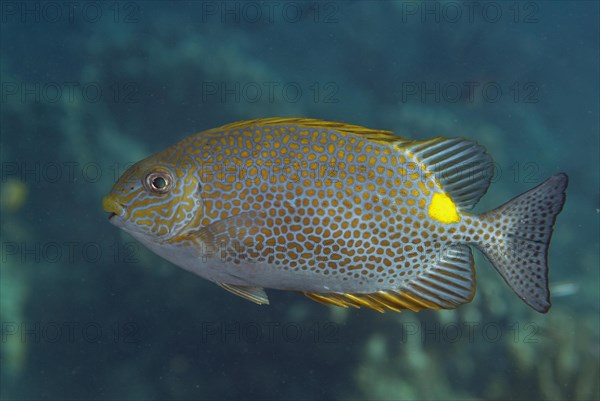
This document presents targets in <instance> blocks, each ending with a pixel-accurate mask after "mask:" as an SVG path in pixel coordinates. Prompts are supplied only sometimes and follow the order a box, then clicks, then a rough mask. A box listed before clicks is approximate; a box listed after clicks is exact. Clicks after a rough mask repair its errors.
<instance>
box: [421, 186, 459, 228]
mask: <svg viewBox="0 0 600 401" xmlns="http://www.w3.org/2000/svg"><path fill="white" fill-rule="evenodd" d="M427 212H428V213H429V217H431V218H432V219H434V220H437V221H439V222H440V223H446V224H448V223H457V222H459V221H460V216H459V214H458V211H457V210H456V205H455V204H454V202H452V199H450V197H449V196H448V195H446V194H444V193H436V194H433V198H432V199H431V203H430V204H429V210H428V211H427Z"/></svg>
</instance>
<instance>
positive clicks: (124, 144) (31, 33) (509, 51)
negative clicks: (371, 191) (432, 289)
mask: <svg viewBox="0 0 600 401" xmlns="http://www.w3.org/2000/svg"><path fill="white" fill-rule="evenodd" d="M48 4H50V5H48ZM250 4H251V5H250V6H248V5H246V3H241V2H228V3H223V2H208V3H202V2H177V3H167V2H161V1H152V2H141V1H139V2H136V1H132V2H117V3H113V2H110V3H109V2H94V3H86V2H80V3H79V5H78V6H77V7H75V8H74V9H73V8H71V7H69V6H65V5H64V3H62V2H46V3H45V2H29V3H20V2H3V3H2V6H1V7H2V15H1V21H2V23H1V26H0V32H1V59H0V72H1V81H2V103H1V111H0V118H1V119H0V121H1V131H0V132H1V135H2V137H1V145H2V146H1V150H0V156H1V159H2V182H1V185H2V203H1V205H2V231H1V236H2V239H1V240H2V254H1V255H0V256H1V258H2V260H1V262H2V264H1V266H2V267H1V309H0V311H1V319H2V342H1V346H2V359H1V367H2V372H1V376H0V377H1V396H2V399H29V400H37V399H47V400H58V399H61V400H65V399H96V400H101V399H102V400H103V399H115V400H116V399H136V400H140V399H163V400H169V399H186V400H188V399H189V400H191V399H267V398H268V399H284V400H286V399H290V400H291V399H313V398H319V399H374V400H375V399H376V400H379V399H394V400H399V399H598V398H599V397H600V391H599V385H598V375H599V372H600V370H599V355H600V337H599V335H600V334H599V331H600V330H599V327H598V315H599V312H600V307H599V296H598V291H599V290H598V288H599V276H598V271H599V270H598V269H599V256H598V254H599V240H598V235H599V223H598V218H599V201H600V197H599V141H598V140H599V115H598V110H599V89H600V88H599V76H600V74H599V72H600V71H599V62H598V61H599V43H598V41H599V40H598V37H599V25H598V21H599V6H598V3H596V2H588V1H575V2H545V1H542V2H494V3H479V2H472V3H470V4H471V6H469V7H467V6H465V4H464V3H456V2H443V3H427V4H426V5H424V4H422V3H418V2H393V1H389V2H367V1H363V2H348V3H342V2H321V3H309V2H287V3H286V2H277V1H275V2H271V3H268V4H265V3H250ZM486 4H487V5H486ZM489 4H492V5H491V6H490V5H489ZM7 5H8V7H7ZM427 10H428V11H427ZM457 10H458V11H459V12H460V13H461V14H456V12H457ZM498 10H499V11H500V12H501V14H500V15H498V14H497V12H498ZM257 11H259V12H260V13H261V15H260V16H257V14H256V12H257ZM425 11H427V12H425ZM471 11H472V12H473V13H472V14H471ZM299 12H300V13H301V14H298V13H299ZM424 12H425V13H424ZM423 13H424V14H423ZM469 85H473V86H474V88H475V89H474V90H473V93H472V96H471V95H470V94H469V92H465V88H466V87H467V86H469ZM69 88H72V92H71V91H70V90H69ZM269 88H273V92H270V91H269ZM457 88H460V89H461V90H462V91H463V93H462V94H461V96H457V92H456V89H457ZM497 88H500V89H501V91H502V92H501V93H499V92H497ZM257 89H259V90H260V91H258V92H257ZM98 90H100V91H101V92H98ZM298 90H299V91H300V92H298ZM415 90H416V93H415V92H414V91H415ZM265 116H306V117H314V118H323V119H328V120H339V121H345V122H349V123H354V124H360V125H365V126H368V127H372V128H382V129H390V130H393V131H395V132H397V133H398V134H399V135H402V136H406V137H411V138H428V137H432V136H439V135H443V136H455V135H463V136H465V137H468V138H470V139H473V140H475V141H477V142H479V143H481V144H483V145H485V146H486V147H487V148H488V151H489V152H490V153H491V155H492V156H493V157H494V159H495V161H496V167H497V176H496V178H495V179H494V182H493V184H492V186H491V188H490V190H489V191H488V194H487V195H486V196H485V197H484V198H483V199H482V201H481V202H480V204H479V205H478V206H477V208H476V211H478V212H481V211H485V210H488V209H490V208H493V207H496V206H498V205H499V204H501V203H503V202H505V201H506V200H508V199H510V198H511V197H513V196H515V195H517V194H519V193H521V192H523V191H525V190H527V189H529V188H530V187H533V186H535V185H537V184H538V183H540V182H541V181H542V180H543V179H545V178H546V177H548V176H550V175H552V174H555V173H557V172H561V171H564V172H566V173H567V174H569V177H570V184H569V188H568V198H567V203H566V206H565V209H564V211H563V212H562V214H561V215H560V216H559V218H558V220H557V224H556V229H555V234H554V238H553V244H552V247H551V249H550V253H549V261H550V269H551V270H550V279H551V284H552V288H553V291H554V297H553V307H552V309H551V310H550V312H549V313H548V314H546V315H539V314H536V313H535V312H533V311H532V310H530V309H529V308H528V307H527V306H526V305H524V304H523V303H522V302H521V301H520V300H519V299H518V298H517V297H516V296H515V295H514V294H513V293H512V292H511V290H510V289H509V288H508V287H507V286H506V285H505V284H504V283H503V281H502V280H501V279H500V277H499V276H498V275H497V273H495V272H494V271H493V269H492V267H491V266H490V265H489V263H488V262H487V261H485V260H483V258H482V257H480V255H477V259H476V263H477V274H478V286H477V295H476V298H475V300H474V301H473V303H471V304H469V305H466V306H464V307H462V308H460V309H458V310H456V311H442V312H436V311H425V312H421V313H418V314H414V313H411V312H404V313H400V314H396V313H386V314H379V313H376V312H373V311H366V310H342V309H337V308H334V307H326V306H322V305H319V304H315V303H313V302H311V301H310V300H308V299H306V298H304V297H302V296H301V295H300V294H294V293H282V292H279V291H270V292H269V296H270V299H271V305H270V306H257V305H254V304H252V303H249V302H247V301H245V300H243V299H241V298H238V297H235V296H233V295H231V294H229V293H226V292H225V291H223V290H222V289H220V288H219V287H217V286H215V285H214V284H212V283H209V282H207V281H204V280H202V279H200V278H197V277H195V276H192V275H191V274H190V273H187V272H185V271H183V270H181V269H179V268H177V267H175V266H173V265H171V264H169V263H167V262H165V261H164V260H162V259H160V258H158V257H157V256H155V255H153V254H151V253H150V252H148V251H146V250H145V249H143V248H142V247H141V246H139V245H137V244H136V243H135V242H134V241H133V240H132V239H131V238H130V237H129V236H127V235H126V234H123V233H122V232H120V231H119V230H117V229H116V228H115V227H113V226H111V225H110V224H109V223H108V222H107V220H106V214H105V213H104V212H103V211H102V208H101V198H102V196H103V195H104V194H105V193H106V192H107V191H109V189H110V187H111V185H112V183H113V182H114V181H115V179H116V177H117V176H118V175H119V174H120V173H122V172H123V171H124V169H125V168H126V167H127V165H128V164H130V163H133V162H135V161H137V160H139V159H140V158H142V157H145V156H146V155H149V154H151V153H153V152H155V151H158V150H161V149H163V148H164V147H166V146H167V145H170V144H172V143H174V142H176V141H178V140H179V139H181V138H183V137H185V136H186V135H189V134H192V133H195V132H198V131H201V130H204V129H208V128H212V127H215V126H218V125H221V124H225V123H228V122H232V121H236V120H241V119H247V118H257V117H265Z"/></svg>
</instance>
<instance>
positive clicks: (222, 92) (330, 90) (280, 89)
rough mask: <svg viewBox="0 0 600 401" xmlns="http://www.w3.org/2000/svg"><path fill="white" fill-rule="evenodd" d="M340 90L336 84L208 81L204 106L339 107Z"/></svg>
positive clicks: (203, 100) (203, 87)
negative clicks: (307, 103)
mask: <svg viewBox="0 0 600 401" xmlns="http://www.w3.org/2000/svg"><path fill="white" fill-rule="evenodd" d="M339 91H340V86H339V85H338V84H337V83H336V82H334V81H324V82H320V81H314V82H294V81H287V82H283V81H261V82H258V81H249V82H242V81H233V82H224V81H205V82H202V85H201V89H200V93H201V99H202V103H218V104H226V103H234V104H237V103H261V102H262V103H269V104H273V103H299V102H312V103H339V102H340V94H339Z"/></svg>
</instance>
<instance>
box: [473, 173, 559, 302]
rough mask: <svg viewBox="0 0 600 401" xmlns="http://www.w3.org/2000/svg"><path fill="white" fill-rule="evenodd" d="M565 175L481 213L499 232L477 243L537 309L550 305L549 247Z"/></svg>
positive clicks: (515, 288) (557, 176)
mask: <svg viewBox="0 0 600 401" xmlns="http://www.w3.org/2000/svg"><path fill="white" fill-rule="evenodd" d="M567 184H568V177H567V175H566V174H564V173H560V174H557V175H555V176H553V177H550V178H549V179H548V180H546V181H545V182H543V183H542V184H540V185H538V186H537V187H535V188H533V189H531V190H529V191H527V192H525V193H524V194H522V195H519V196H517V197H516V198H514V199H512V200H510V201H509V202H507V203H505V204H504V205H502V206H500V207H499V208H497V209H495V210H492V211H490V212H487V213H485V214H483V215H481V216H480V219H481V222H487V223H488V224H491V230H493V231H494V232H495V233H498V232H499V233H500V234H499V235H497V234H494V235H491V236H490V239H489V241H486V242H485V243H479V244H476V245H477V247H478V248H479V249H481V250H482V251H483V253H484V254H485V256H486V257H487V258H488V259H489V261H490V262H491V263H492V265H493V266H494V267H495V268H496V270H497V271H498V273H500V275H501V276H502V278H504V280H505V281H506V283H507V284H508V285H509V286H510V288H512V290H513V291H514V292H515V293H516V294H517V295H518V296H519V298H521V299H522V300H523V302H525V303H526V304H527V305H529V306H530V307H531V308H533V309H534V310H536V311H537V312H540V313H546V312H547V311H548V310H549V309H550V305H551V304H550V289H549V287H548V249H549V246H550V239H551V238H552V230H553V226H554V222H555V220H556V216H557V215H558V214H559V213H560V211H561V210H562V208H563V205H564V203H565V199H566V194H565V190H566V188H567Z"/></svg>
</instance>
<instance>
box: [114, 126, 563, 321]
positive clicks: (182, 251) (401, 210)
mask: <svg viewBox="0 0 600 401" xmlns="http://www.w3.org/2000/svg"><path fill="white" fill-rule="evenodd" d="M491 167H492V161H491V158H490V156H489V155H488V154H487V153H486V151H485V149H484V148H483V147H482V146H480V145H478V144H476V143H474V142H471V141H469V140H466V139H464V138H434V139H430V140H425V141H414V140H409V139H403V138H399V137H397V136H395V135H394V134H393V133H392V132H389V131H381V130H372V129H367V128H364V127H360V126H354V125H348V124H342V123H335V122H326V121H319V120H312V119H303V118H268V119H258V120H251V121H242V122H238V123H234V124H229V125H225V126H223V127H220V128H216V129H212V130H208V131H204V132H202V133H199V134H197V135H193V136H190V137H188V138H186V139H184V140H182V141H181V142H179V143H177V144H175V145H173V146H171V147H169V148H167V149H165V150H163V151H162V152H159V153H157V154H155V155H153V156H150V157H148V158H146V159H144V160H142V161H140V162H138V163H136V164H135V165H134V166H132V167H131V168H130V169H128V170H127V171H126V172H125V173H124V174H123V175H122V176H121V177H120V178H119V180H118V181H117V183H116V184H115V185H114V187H113V188H112V191H111V192H110V193H109V194H108V195H107V196H106V197H105V198H104V200H103V206H104V209H105V210H106V211H107V212H109V213H110V217H109V219H110V222H111V223H113V224H115V225H116V226H118V227H120V228H122V229H124V230H125V231H127V232H128V233H130V234H131V235H132V236H134V237H135V238H137V239H138V240H139V241H141V242H142V243H143V244H145V245H146V246H147V247H148V248H149V249H151V250H152V251H154V252H155V253H157V254H158V255H160V256H162V257H163V258H165V259H167V260H169V261H171V262H172V263H174V264H176V265H178V266H180V267H182V268H184V269H186V270H189V271H191V272H193V273H195V274H197V275H199V276H202V277H204V278H206V279H208V280H210V281H213V282H215V283H217V284H219V285H220V286H222V287H223V288H225V289H227V290H229V291H231V292H232V293H234V294H236V295H239V296H242V297H244V298H246V299H249V300H251V301H254V302H256V303H258V304H265V303H268V298H267V295H266V293H265V291H264V288H274V289H280V290H291V291H299V292H302V293H304V294H305V295H306V296H308V297H309V298H311V299H313V300H315V301H318V302H321V303H325V304H333V305H337V306H342V307H347V306H353V307H362V306H364V307H369V308H372V309H375V310H378V311H383V310H385V309H391V310H395V311H398V310H401V309H409V310H413V311H418V310H421V309H427V308H429V309H451V308H456V307H457V306H459V305H462V304H465V303H467V302H469V301H471V299H472V298H473V296H474V293H475V271H474V266H473V256H472V253H471V248H472V247H475V248H477V249H478V250H480V251H481V252H483V254H484V255H485V256H487V258H488V259H489V260H490V262H491V263H492V264H493V266H494V267H495V268H496V269H497V271H498V272H499V273H500V275H501V276H502V277H503V278H504V280H505V281H506V282H507V283H508V285H509V286H510V287H511V288H512V289H513V291H514V292H515V293H516V294H517V295H518V296H519V298H521V299H522V300H523V301H524V302H525V303H526V304H527V305H529V306H531V307H532V308H533V309H535V310H536V311H538V312H546V311H547V310H548V309H549V308H550V292H549V289H548V265H547V255H548V247H549V243H550V238H551V235H552V230H553V225H554V221H555V219H556V216H557V215H558V213H559V212H560V211H561V209H562V207H563V204H564V202H565V189H566V187H567V176H566V175H565V174H557V175H555V176H553V177H551V178H549V179H548V180H547V181H545V182H543V183H542V184H540V185H539V186H537V187H536V188H533V189H531V190H530V191H528V192H526V193H524V194H522V195H520V196H518V197H516V198H514V199H513V200H511V201H510V202H507V203H506V204H504V205H502V206H500V207H499V208H497V209H494V210H492V211H489V212H487V213H483V214H480V215H475V214H471V213H468V212H467V210H469V209H470V208H472V207H473V206H474V205H475V204H476V203H477V201H478V200H479V199H480V198H481V196H483V194H484V193H485V192H486V190H487V188H488V186H489V183H490V179H491V177H492V168H491Z"/></svg>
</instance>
